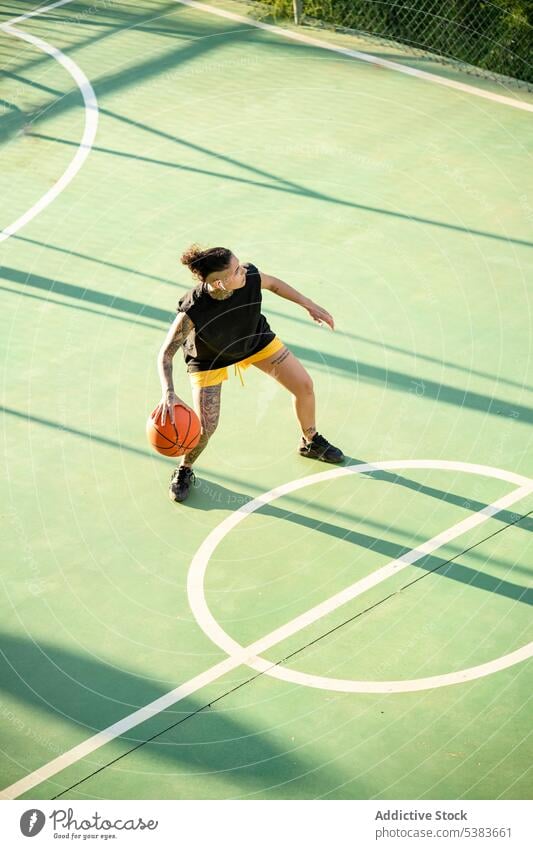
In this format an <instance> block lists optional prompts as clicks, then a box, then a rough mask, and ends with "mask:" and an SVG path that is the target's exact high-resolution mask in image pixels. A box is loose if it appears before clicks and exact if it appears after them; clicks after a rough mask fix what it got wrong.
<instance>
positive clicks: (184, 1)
mask: <svg viewBox="0 0 533 849" xmlns="http://www.w3.org/2000/svg"><path fill="white" fill-rule="evenodd" d="M174 2H175V3H181V5H182V6H190V7H191V8H193V9H198V10H199V11H201V12H208V13H209V14H210V15H218V16H219V17H221V18H229V20H231V21H239V22H240V23H247V24H249V25H250V26H251V27H256V28H257V29H262V30H265V31H266V32H272V33H275V34H276V35H280V36H283V38H290V39H292V41H299V42H301V43H302V44H309V45H311V46H312V47H320V48H322V49H323V50H331V51H333V52H334V53H341V54H342V55H343V56H350V57H351V58H352V59H360V60H361V62H370V63H371V64H372V65H379V67H380V68H388V69H389V70H390V71H397V72H398V73H400V74H407V75H408V76H410V77H417V78H418V79H419V80H427V81H428V82H431V83H436V84H437V85H442V86H446V87H447V88H453V89H455V90H456V91H462V92H464V93H465V94H473V95H475V96H476V97H483V98H485V100H492V101H493V102H494V103H502V104H503V105H504V106H512V107H513V108H514V109H523V110H524V111H526V112H533V103H526V102H525V101H523V100H515V99H514V98H512V97H505V95H502V94H493V93H492V92H490V91H484V90H483V89H482V88H477V87H476V86H473V85H468V84H467V83H460V82H457V81H455V80H448V79H446V77H441V76H439V75H438V74H431V73H430V72H429V71H420V70H418V68H412V67H411V66H410V65H403V64H400V63H399V62H391V61H390V59H380V58H379V56H373V55H372V54H371V53H363V52H361V51H359V50H350V49H349V48H348V47H337V46H335V45H332V44H328V42H327V41H321V40H320V39H318V38H313V37H312V36H309V35H304V34H303V33H300V32H295V31H294V30H289V29H284V28H283V27H277V26H275V25H274V24H265V23H263V22H262V21H254V20H253V19H252V18H247V17H245V16H244V15H237V14H236V13H235V12H228V11H226V10H225V9H217V8H215V7H214V6H209V5H208V4H207V3H199V2H197V0H174Z"/></svg>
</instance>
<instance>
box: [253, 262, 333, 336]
mask: <svg viewBox="0 0 533 849" xmlns="http://www.w3.org/2000/svg"><path fill="white" fill-rule="evenodd" d="M260 274H261V288H262V289H268V290H269V291H270V292H274V294H275V295H279V296H280V298H285V299H286V300H287V301H292V302H293V303H295V304H298V305H299V306H301V307H303V308H304V309H306V310H307V312H308V313H309V315H310V316H311V318H312V319H313V321H316V322H317V324H322V323H323V322H325V323H326V324H327V325H328V326H329V327H331V329H332V330H335V323H334V321H333V316H331V315H330V314H329V312H328V311H327V310H325V309H324V308H323V307H321V306H319V305H318V304H315V302H314V301H312V300H311V299H310V298H306V297H305V295H302V293H301V292H298V290H297V289H294V288H293V287H292V286H289V284H288V283H285V281H284V280H280V279H279V277H273V276H272V275H271V274H264V273H263V272H262V271H261V272H260Z"/></svg>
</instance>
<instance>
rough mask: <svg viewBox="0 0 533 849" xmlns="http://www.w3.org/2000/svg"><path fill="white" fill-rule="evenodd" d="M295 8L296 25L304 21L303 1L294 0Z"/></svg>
mask: <svg viewBox="0 0 533 849" xmlns="http://www.w3.org/2000/svg"><path fill="white" fill-rule="evenodd" d="M292 5H293V8H294V23H295V24H299V23H300V21H301V20H302V0H292Z"/></svg>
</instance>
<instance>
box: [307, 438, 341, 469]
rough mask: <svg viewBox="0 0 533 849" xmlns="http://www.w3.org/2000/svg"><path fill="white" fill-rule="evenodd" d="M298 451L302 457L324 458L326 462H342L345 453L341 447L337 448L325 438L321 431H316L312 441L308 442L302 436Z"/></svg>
mask: <svg viewBox="0 0 533 849" xmlns="http://www.w3.org/2000/svg"><path fill="white" fill-rule="evenodd" d="M298 453H299V454H301V455H302V457H310V458H311V459H312V460H323V461H324V462H325V463H342V461H343V460H344V454H343V453H342V451H341V449H340V448H335V446H334V445H331V444H330V443H329V442H328V441H327V439H324V437H323V436H321V435H320V434H319V433H315V435H314V436H313V438H312V440H311V442H307V440H306V439H305V437H303V436H302V441H301V443H300V447H299V449H298Z"/></svg>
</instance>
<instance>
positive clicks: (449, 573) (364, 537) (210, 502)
mask: <svg viewBox="0 0 533 849" xmlns="http://www.w3.org/2000/svg"><path fill="white" fill-rule="evenodd" d="M364 462H365V461H364V460H359V459H356V458H355V457H346V459H345V462H344V464H343V465H344V466H349V465H358V464H360V463H364ZM316 467H317V468H316V471H317V472H318V471H321V470H323V468H324V467H326V464H325V463H317V464H316ZM332 467H333V466H332ZM361 474H363V475H365V476H370V477H372V479H373V480H379V481H383V482H385V483H387V484H392V485H395V486H403V487H406V488H408V489H412V490H414V491H416V492H420V493H422V494H424V495H427V496H431V497H432V498H437V499H439V500H441V501H443V502H447V503H451V504H455V505H457V506H459V507H462V508H464V509H467V510H471V511H472V512H476V511H478V510H481V509H482V508H484V507H486V506H487V505H486V504H484V503H482V502H478V501H472V500H471V499H467V498H465V497H464V496H461V495H458V494H456V493H452V492H445V491H443V490H439V489H436V488H435V487H430V486H427V485H426V484H421V483H419V482H418V481H415V480H411V479H410V478H406V477H404V476H402V475H397V474H396V473H395V472H388V471H382V470H379V469H376V470H375V471H374V470H369V471H367V472H362V473H361ZM259 495H260V494H259ZM256 497H258V496H253V495H249V494H247V493H244V492H239V491H237V490H234V489H230V488H229V487H227V486H223V485H222V484H219V483H216V482H214V481H212V480H209V479H207V478H204V477H201V476H198V479H197V481H196V485H195V486H194V487H193V489H192V490H191V495H190V496H189V499H188V500H187V501H186V502H184V505H188V506H189V507H190V508H194V509H198V510H227V511H229V512H234V511H235V510H238V509H239V508H240V507H242V506H244V505H246V504H248V503H249V502H250V501H253V500H254V498H256ZM254 512H255V513H257V514H259V515H263V516H271V517H272V518H275V519H278V520H282V521H283V522H291V523H293V524H296V525H299V526H301V527H305V528H307V529H309V530H312V531H315V532H316V533H320V534H326V535H327V536H329V537H333V538H336V539H342V540H344V541H345V542H350V543H353V544H354V545H357V546H360V547H362V548H366V549H368V550H371V551H375V552H378V553H379V554H382V555H384V556H385V557H387V558H389V559H390V560H396V559H398V558H399V557H402V556H404V555H405V554H407V552H409V551H411V549H412V548H414V547H416V544H417V542H425V541H426V540H425V539H423V540H422V539H417V538H416V537H414V544H411V545H405V546H404V545H401V544H399V543H397V542H393V541H391V540H388V539H386V538H385V534H386V533H387V530H388V526H387V525H385V524H384V525H383V536H372V535H369V534H366V533H363V532H362V531H360V530H358V529H357V528H356V527H353V525H354V524H358V523H360V525H361V526H364V525H365V519H364V517H361V518H357V517H350V516H349V515H348V514H346V513H343V514H342V519H344V520H347V525H348V527H346V526H343V525H340V524H336V523H335V522H333V521H327V520H322V519H317V518H314V517H312V516H308V515H305V513H304V512H302V508H298V509H293V510H287V509H285V508H283V507H279V506H277V505H276V504H274V503H269V504H263V505H261V506H260V507H258V508H257V510H255V511H254ZM332 514H333V515H332V518H336V517H338V516H339V515H340V514H339V513H338V512H337V511H336V510H335V507H333V508H332ZM494 518H497V519H499V520H500V521H502V522H504V523H505V524H516V523H517V522H520V527H521V528H527V530H531V525H532V522H531V519H529V518H528V517H527V516H523V515H521V514H515V513H509V511H506V510H504V511H502V513H499V514H497V516H495V517H494ZM412 539H413V537H412ZM472 554H474V555H475V552H469V555H470V556H472ZM461 556H462V555H461V554H458V555H455V556H454V557H452V558H451V557H450V556H449V555H445V556H443V557H439V556H437V555H435V554H432V555H424V556H423V557H421V558H420V559H419V560H417V561H416V563H414V564H412V565H413V566H416V567H417V568H419V569H423V570H425V571H426V572H439V573H440V575H441V576H442V577H446V578H449V579H451V580H454V581H460V582H461V583H465V584H469V585H470V586H473V587H477V588H478V589H480V590H484V591H486V592H493V593H497V594H498V595H502V596H504V597H506V598H511V599H513V600H515V601H521V602H522V603H524V604H533V589H529V588H528V587H526V586H522V585H520V584H516V583H514V582H512V581H505V580H502V579H500V578H498V577H495V576H493V575H489V574H485V573H483V572H481V571H478V570H477V569H472V568H471V567H469V566H465V565H462V564H461V563H460V557H461ZM482 561H483V562H485V558H482ZM491 562H493V563H497V565H501V566H503V567H504V568H506V569H510V568H512V567H513V564H512V563H510V562H507V561H503V560H498V561H495V560H493V559H492V558H491ZM449 564H451V566H450V565H449ZM445 566H447V567H448V568H446V570H444V569H443V567H445ZM440 570H442V571H440ZM520 571H524V570H523V569H522V568H521V569H520Z"/></svg>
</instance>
